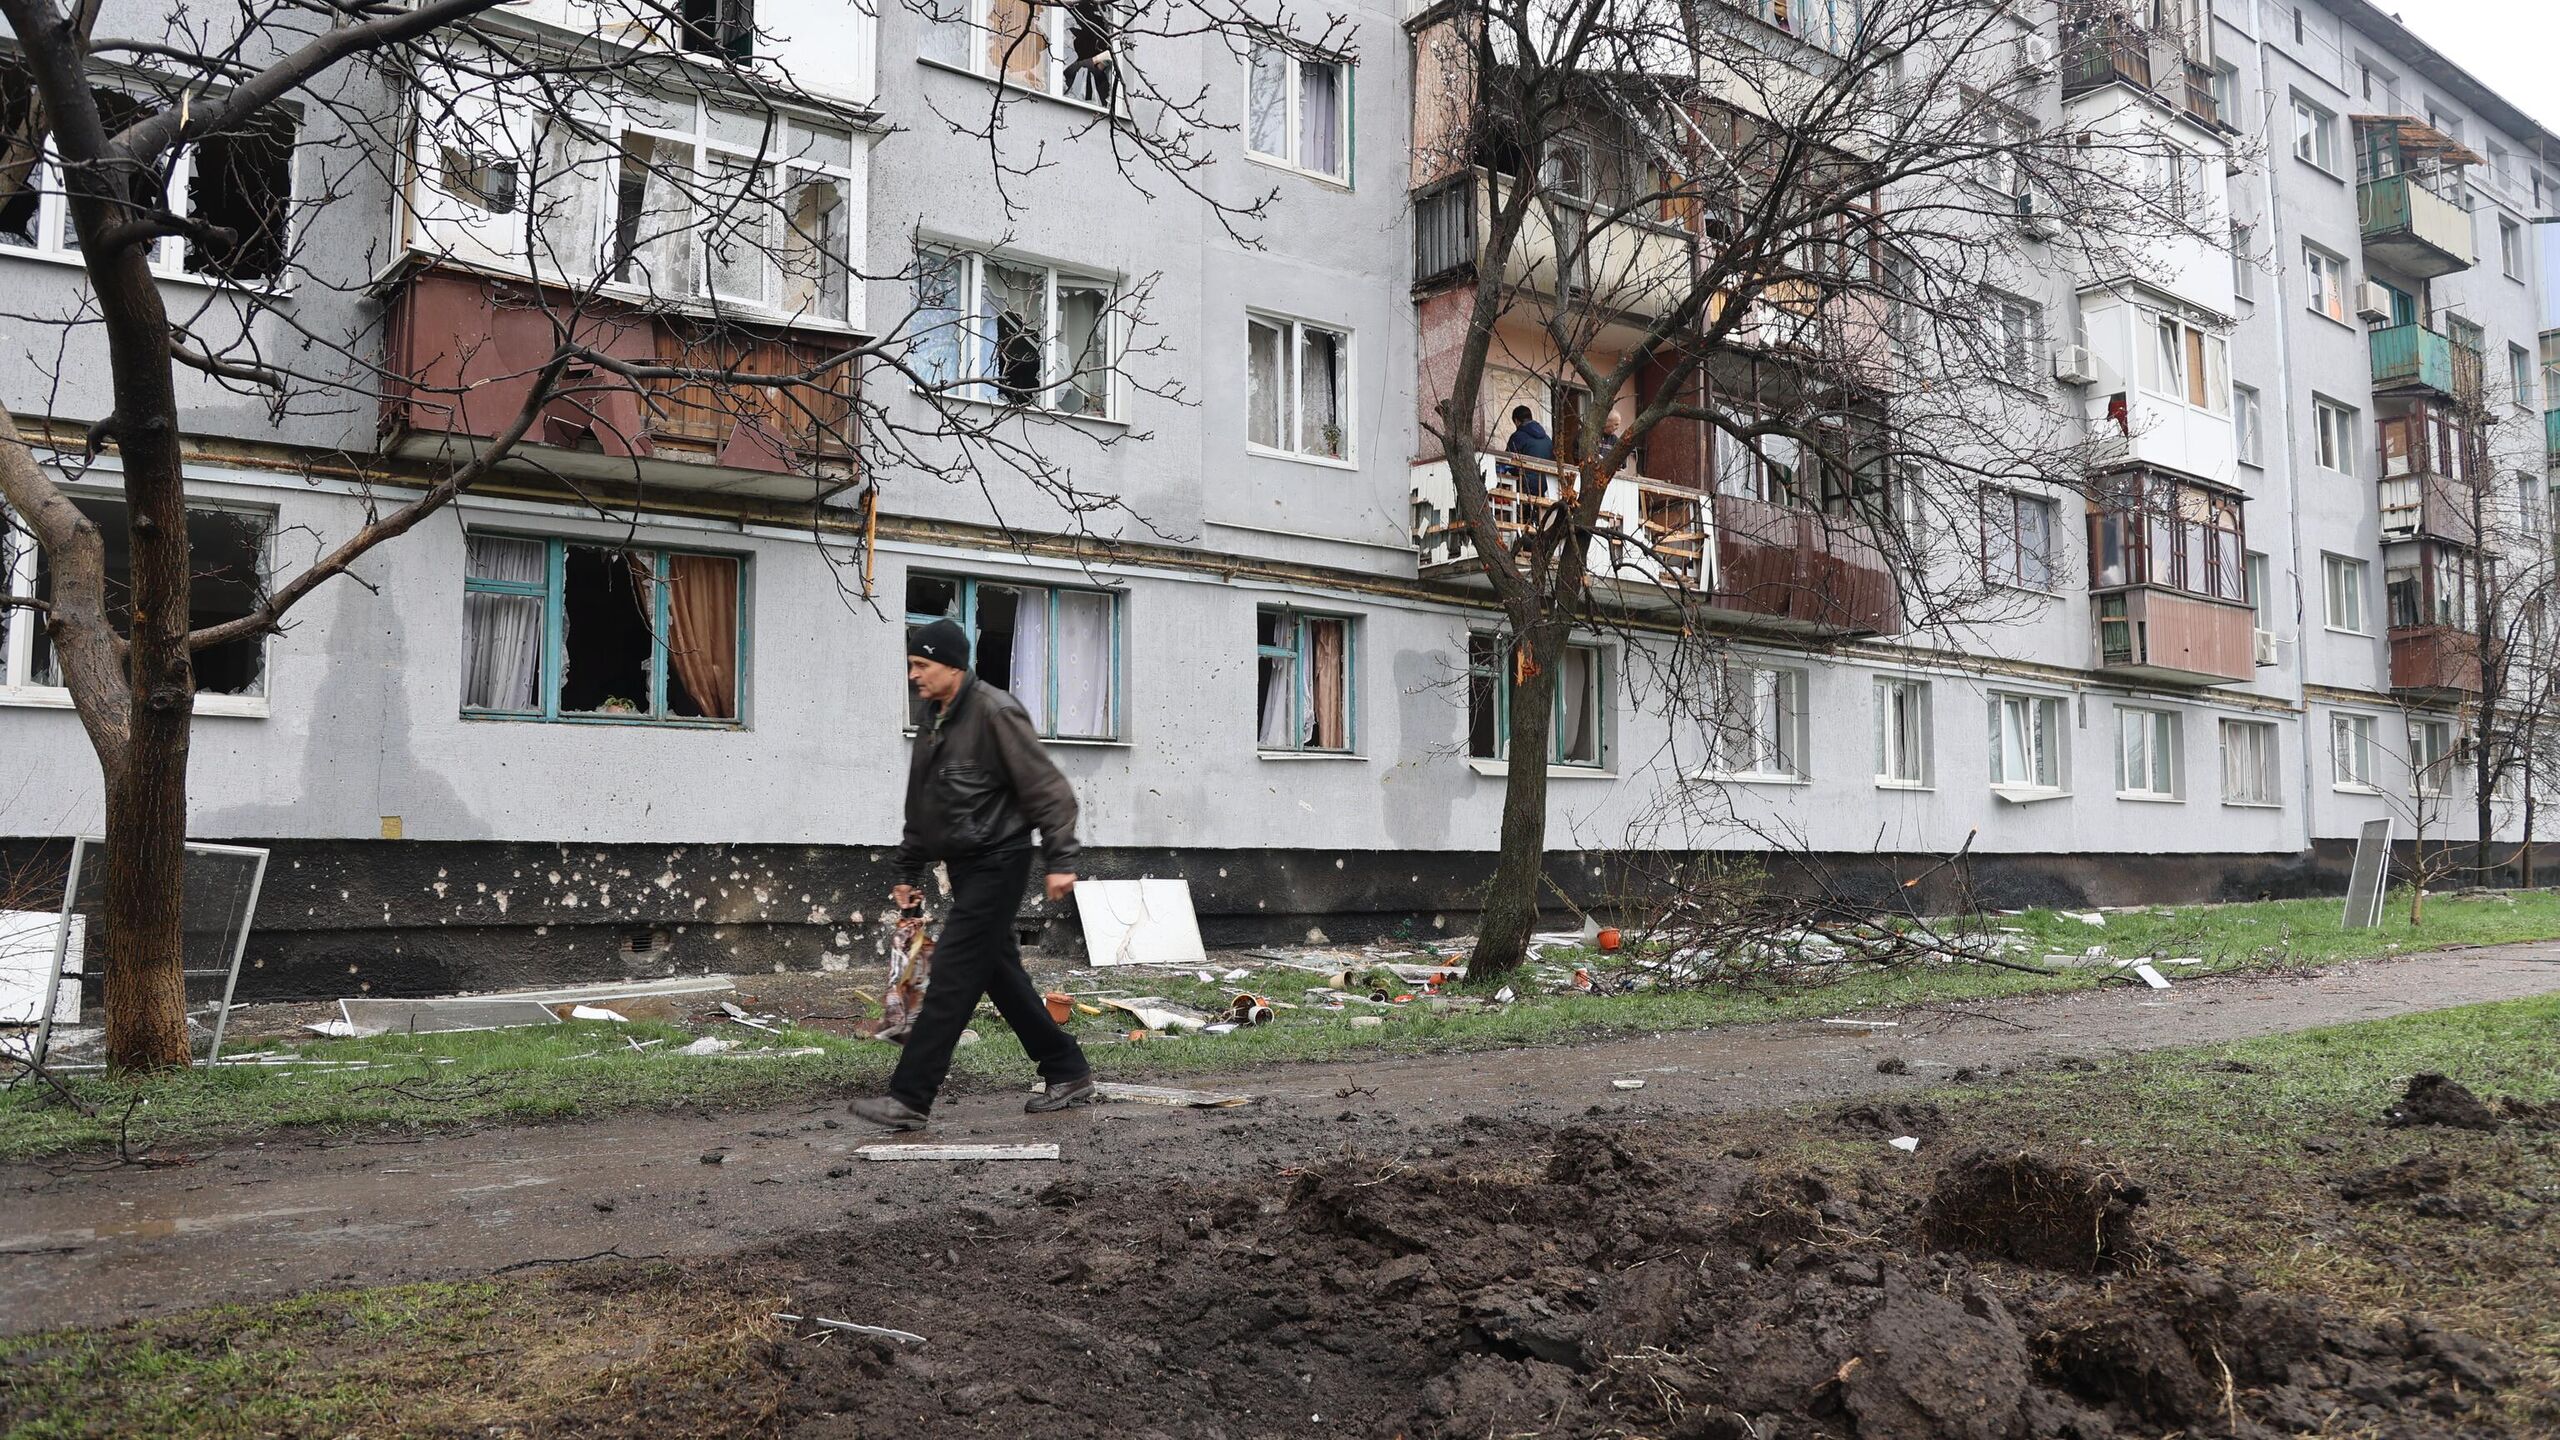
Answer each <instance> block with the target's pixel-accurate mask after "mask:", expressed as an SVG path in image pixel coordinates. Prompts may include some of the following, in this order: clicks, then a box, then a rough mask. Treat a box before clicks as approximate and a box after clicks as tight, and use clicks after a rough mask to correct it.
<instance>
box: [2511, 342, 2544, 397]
mask: <svg viewBox="0 0 2560 1440" xmlns="http://www.w3.org/2000/svg"><path fill="white" fill-rule="evenodd" d="M2539 368H2540V365H2539V363H2538V362H2537V361H2536V360H2535V359H2534V355H2533V352H2532V351H2530V350H2527V349H2526V348H2524V347H2523V346H2521V345H2518V344H2517V343H2515V342H2514V341H2512V340H2510V341H2508V342H2507V386H2508V388H2509V389H2512V390H2513V391H2515V394H2514V396H2513V397H2512V398H2511V399H2510V400H2509V401H2508V403H2509V404H2511V405H2513V406H2515V408H2516V411H2517V413H2519V414H2523V415H2530V414H2532V413H2533V412H2534V409H2535V406H2534V399H2533V377H2534V374H2535V372H2536V371H2537V370H2538V369H2539Z"/></svg>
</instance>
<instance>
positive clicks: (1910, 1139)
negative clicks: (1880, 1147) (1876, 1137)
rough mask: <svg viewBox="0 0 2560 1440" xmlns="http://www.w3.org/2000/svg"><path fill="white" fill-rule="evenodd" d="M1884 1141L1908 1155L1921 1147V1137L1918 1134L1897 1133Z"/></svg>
mask: <svg viewBox="0 0 2560 1440" xmlns="http://www.w3.org/2000/svg"><path fill="white" fill-rule="evenodd" d="M1884 1143H1886V1144H1887V1145H1890V1146H1892V1147H1893V1148H1894V1149H1896V1150H1899V1151H1901V1152H1902V1153H1903V1154H1905V1155H1908V1154H1911V1153H1913V1152H1914V1151H1916V1150H1918V1149H1919V1148H1920V1137H1919V1136H1917V1135H1896V1136H1894V1137H1893V1138H1892V1139H1890V1140H1887V1141H1886V1142H1884Z"/></svg>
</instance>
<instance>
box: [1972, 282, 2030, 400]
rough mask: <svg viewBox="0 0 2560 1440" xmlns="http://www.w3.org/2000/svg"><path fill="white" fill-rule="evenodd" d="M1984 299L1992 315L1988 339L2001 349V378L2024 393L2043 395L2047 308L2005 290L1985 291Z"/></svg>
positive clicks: (1999, 374)
mask: <svg viewBox="0 0 2560 1440" xmlns="http://www.w3.org/2000/svg"><path fill="white" fill-rule="evenodd" d="M1982 298H1983V301H1984V308H1985V309H1987V310H1988V311H1989V312H1990V314H1989V315H1988V316H1987V317H1986V318H1988V319H1989V320H1990V322H1991V325H1990V335H1989V337H1988V338H1989V340H1990V342H1991V343H1992V344H1993V345H1996V346H1997V347H1999V364H1998V366H1997V367H1996V373H1997V375H1998V377H1999V378H2000V380H2001V381H2003V382H2004V383H2006V384H2010V385H2015V386H2017V387H2018V388H2019V389H2021V390H2034V391H2037V392H2039V393H2041V392H2042V391H2043V389H2044V386H2045V375H2044V358H2045V343H2044V307H2043V306H2041V305H2039V304H2037V303H2036V302H2034V301H2033V300H2029V299H2027V298H2025V297H2024V296H2019V295H2012V294H2010V293H2008V292H2007V291H2005V290H1985V291H1983V292H1982Z"/></svg>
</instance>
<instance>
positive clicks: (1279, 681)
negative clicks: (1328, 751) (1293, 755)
mask: <svg viewBox="0 0 2560 1440" xmlns="http://www.w3.org/2000/svg"><path fill="white" fill-rule="evenodd" d="M1281 626H1282V628H1283V630H1284V631H1285V630H1286V628H1287V626H1288V622H1287V621H1286V620H1283V621H1282V622H1281ZM1283 643H1286V640H1285V636H1284V640H1283ZM1257 660H1258V662H1259V665H1258V668H1259V670H1260V674H1259V675H1258V677H1257V679H1258V681H1259V683H1260V685H1261V689H1262V705H1261V715H1260V717H1259V723H1258V724H1257V725H1256V726H1255V729H1254V743H1255V744H1256V745H1259V746H1260V747H1262V748H1263V749H1265V750H1294V749H1296V748H1297V746H1298V737H1297V736H1295V735H1292V734H1290V733H1289V702H1290V700H1291V699H1292V698H1293V697H1294V696H1295V695H1296V694H1297V690H1298V685H1297V678H1296V675H1295V672H1296V670H1297V668H1298V662H1297V661H1296V660H1295V659H1294V658H1292V657H1289V656H1283V655H1263V656H1259V657H1257Z"/></svg>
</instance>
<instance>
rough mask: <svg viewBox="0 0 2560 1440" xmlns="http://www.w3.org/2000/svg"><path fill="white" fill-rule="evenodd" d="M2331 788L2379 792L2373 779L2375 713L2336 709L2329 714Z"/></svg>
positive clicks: (2356, 792)
mask: <svg viewBox="0 0 2560 1440" xmlns="http://www.w3.org/2000/svg"><path fill="white" fill-rule="evenodd" d="M2329 784H2330V788H2332V789H2336V790H2344V791H2347V792H2349V793H2351V794H2357V795H2378V794H2380V793H2382V787H2380V786H2378V785H2376V784H2374V783H2373V717H2372V716H2370V715H2355V714H2349V713H2347V712H2346V711H2343V710H2341V711H2334V712H2332V713H2331V714H2330V716H2329Z"/></svg>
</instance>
